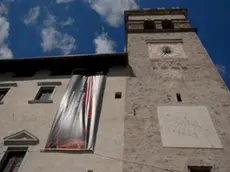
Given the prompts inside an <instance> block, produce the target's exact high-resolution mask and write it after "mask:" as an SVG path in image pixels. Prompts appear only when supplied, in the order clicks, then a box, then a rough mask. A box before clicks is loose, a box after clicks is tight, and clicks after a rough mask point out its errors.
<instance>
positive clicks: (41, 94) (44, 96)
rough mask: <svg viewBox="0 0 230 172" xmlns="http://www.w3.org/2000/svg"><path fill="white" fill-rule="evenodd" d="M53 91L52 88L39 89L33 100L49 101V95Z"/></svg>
mask: <svg viewBox="0 0 230 172" xmlns="http://www.w3.org/2000/svg"><path fill="white" fill-rule="evenodd" d="M53 91H54V86H46V87H40V89H39V91H38V93H37V95H36V96H35V100H41V101H42V100H50V98H51V95H52V93H53Z"/></svg>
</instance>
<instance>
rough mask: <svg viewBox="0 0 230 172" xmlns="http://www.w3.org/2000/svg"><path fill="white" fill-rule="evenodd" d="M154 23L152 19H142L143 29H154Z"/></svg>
mask: <svg viewBox="0 0 230 172" xmlns="http://www.w3.org/2000/svg"><path fill="white" fill-rule="evenodd" d="M155 28H156V27H155V23H154V21H152V20H146V21H144V29H155Z"/></svg>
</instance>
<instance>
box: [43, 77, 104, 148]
mask: <svg viewBox="0 0 230 172" xmlns="http://www.w3.org/2000/svg"><path fill="white" fill-rule="evenodd" d="M104 80H105V76H103V75H92V76H83V75H73V76H72V77H71V79H70V81H69V84H68V86H67V89H66V92H65V94H64V96H63V98H62V100H61V103H60V107H59V109H58V111H57V114H56V117H55V119H54V122H53V125H52V128H51V132H50V135H49V138H48V140H47V144H46V149H59V150H93V149H94V145H95V139H96V130H97V127H98V123H99V116H100V107H101V104H102V96H103V91H104V87H103V83H104Z"/></svg>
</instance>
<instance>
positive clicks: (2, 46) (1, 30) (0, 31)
mask: <svg viewBox="0 0 230 172" xmlns="http://www.w3.org/2000/svg"><path fill="white" fill-rule="evenodd" d="M9 29H10V24H9V22H8V21H7V19H6V18H5V17H3V16H1V15H0V58H12V57H13V53H12V51H11V50H10V49H9V48H8V46H7V44H6V43H5V42H6V41H7V39H8V36H9Z"/></svg>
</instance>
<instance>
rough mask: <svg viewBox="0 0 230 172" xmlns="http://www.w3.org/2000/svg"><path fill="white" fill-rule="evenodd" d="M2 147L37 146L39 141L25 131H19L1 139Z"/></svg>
mask: <svg viewBox="0 0 230 172" xmlns="http://www.w3.org/2000/svg"><path fill="white" fill-rule="evenodd" d="M3 140H4V145H5V146H6V145H7V146H8V145H37V144H38V143H39V139H38V138H37V137H36V136H34V135H33V134H31V133H30V132H28V131H26V130H22V131H19V132H17V133H15V134H12V135H10V136H7V137H5V138H3Z"/></svg>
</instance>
